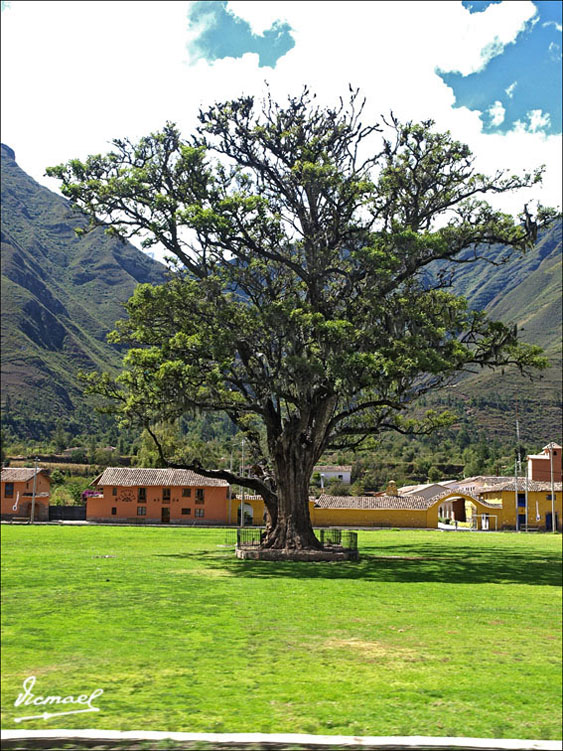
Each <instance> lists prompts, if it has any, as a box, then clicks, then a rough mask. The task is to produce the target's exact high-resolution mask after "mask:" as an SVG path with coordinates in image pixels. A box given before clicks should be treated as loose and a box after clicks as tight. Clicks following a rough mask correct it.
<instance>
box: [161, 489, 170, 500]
mask: <svg viewBox="0 0 563 751" xmlns="http://www.w3.org/2000/svg"><path fill="white" fill-rule="evenodd" d="M162 502H163V503H170V488H162Z"/></svg>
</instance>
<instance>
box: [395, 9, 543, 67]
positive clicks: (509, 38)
mask: <svg viewBox="0 0 563 751" xmlns="http://www.w3.org/2000/svg"><path fill="white" fill-rule="evenodd" d="M401 4H402V3H401ZM446 5H450V6H454V7H450V8H448V13H447V14H446V13H444V15H447V16H450V17H451V20H449V23H451V24H452V25H454V28H455V32H454V31H453V29H452V33H448V30H447V26H445V25H444V26H443V27H442V32H443V33H445V35H446V37H447V38H446V39H444V40H443V41H442V42H441V43H440V44H439V47H438V49H439V50H440V51H441V57H442V60H441V61H440V62H439V63H438V67H439V68H440V69H441V70H442V71H444V72H452V73H461V74H462V75H464V76H468V75H469V74H470V73H476V72H479V71H481V70H483V69H484V68H485V67H486V65H487V63H489V62H490V60H492V59H493V57H496V56H497V55H500V54H501V53H502V52H503V50H504V48H505V47H506V45H507V44H511V43H513V42H514V41H515V40H516V38H517V36H518V34H519V33H520V32H521V31H523V30H524V29H525V28H526V26H527V24H529V23H532V24H533V23H535V22H537V20H538V17H537V8H536V6H535V5H534V4H533V3H532V2H519V3H507V2H504V3H500V4H498V5H490V6H489V7H488V8H487V9H486V11H484V12H482V13H469V11H468V10H466V9H465V8H464V7H463V6H462V5H461V3H458V4H457V3H456V4H453V3H451V4H450V3H447V4H446V3H443V6H446ZM445 10H446V8H445V7H444V11H445ZM456 11H457V13H456ZM456 15H457V18H456V17H455V16H456Z"/></svg>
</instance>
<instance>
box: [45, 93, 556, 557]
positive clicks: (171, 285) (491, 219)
mask: <svg viewBox="0 0 563 751" xmlns="http://www.w3.org/2000/svg"><path fill="white" fill-rule="evenodd" d="M362 109H363V103H362V102H361V101H360V100H359V97H358V93H357V92H354V91H351V93H350V98H349V102H348V103H347V104H344V102H342V101H341V102H340V105H339V106H338V107H336V108H323V107H320V106H317V105H316V103H315V101H314V97H312V96H311V95H310V94H309V92H308V91H307V90H304V91H303V93H302V94H301V95H300V96H297V97H290V98H289V99H288V102H287V105H286V106H281V105H278V104H276V103H275V102H273V101H272V99H271V97H269V96H268V97H266V99H265V100H264V101H263V102H262V104H261V105H258V104H256V103H255V102H254V99H253V98H252V97H242V98H240V99H236V100H233V101H229V102H225V103H222V104H217V105H215V106H213V107H211V108H210V109H209V110H207V111H201V112H200V114H199V122H200V124H199V127H198V129H197V132H196V134H195V135H194V136H193V137H192V138H191V139H189V140H183V139H182V138H181V136H180V134H179V132H178V130H177V129H176V127H175V126H174V125H171V124H167V125H166V126H165V128H164V129H163V130H162V131H161V132H159V133H155V134H152V135H150V136H148V137H146V138H143V139H141V140H140V141H139V142H138V143H136V144H134V143H131V142H130V141H128V140H116V141H114V142H113V144H114V149H113V150H112V151H111V152H110V153H109V154H107V155H105V156H102V155H96V156H91V157H89V158H88V159H87V160H86V161H85V162H81V161H79V160H72V161H71V162H69V163H68V164H67V165H60V166H58V167H54V168H50V169H49V170H48V174H49V175H51V176H56V177H58V178H60V179H61V180H62V190H63V193H64V194H65V195H66V196H68V197H69V198H71V199H72V200H73V201H74V202H75V204H76V205H78V206H79V207H81V208H82V209H84V210H86V211H87V212H88V213H89V214H90V216H91V217H92V225H95V224H103V225H106V226H107V227H108V230H109V231H110V232H111V233H113V234H116V235H118V236H119V237H122V238H127V237H134V236H140V237H141V238H142V239H143V245H144V246H145V247H150V246H151V245H154V244H157V243H160V244H161V245H162V246H164V247H165V248H166V249H167V250H168V251H169V252H170V253H171V254H172V257H173V261H174V262H173V263H171V269H172V273H171V275H170V280H169V281H168V283H166V284H164V285H162V286H159V287H152V286H150V285H141V286H139V287H138V288H137V290H136V291H135V294H134V295H133V297H132V298H131V300H130V301H129V303H128V304H127V313H128V318H127V320H125V321H121V322H118V325H117V329H116V331H115V332H114V333H113V335H112V339H113V341H114V342H119V343H120V344H121V345H123V344H127V345H129V347H130V349H129V352H128V353H127V355H126V356H125V358H124V362H123V365H124V370H123V372H122V374H121V375H120V376H119V377H118V378H117V380H116V381H115V382H113V381H112V380H111V379H110V377H109V376H108V375H103V376H97V375H95V376H91V377H90V386H91V388H92V389H93V390H95V391H97V392H98V393H103V394H105V395H106V396H109V397H112V398H113V399H114V400H116V401H117V402H118V403H119V404H120V410H121V414H122V416H123V418H124V419H126V420H128V421H134V422H137V423H138V424H140V425H142V426H143V427H144V428H145V429H146V430H147V431H148V432H149V434H150V435H151V436H152V438H153V439H154V440H155V443H156V445H157V448H158V451H159V455H160V458H161V461H162V463H163V464H166V465H168V466H184V467H188V468H190V469H194V470H196V471H198V472H200V473H201V474H204V475H207V476H218V477H223V478H225V479H227V480H229V481H230V482H232V483H234V484H238V485H244V486H246V487H248V488H250V489H252V490H254V492H257V493H260V494H261V495H262V497H263V498H264V501H265V504H266V507H267V510H268V524H267V534H266V537H265V540H264V543H263V544H264V545H265V546H266V547H273V548H314V547H319V543H318V541H317V540H316V538H315V536H314V533H313V530H312V528H311V523H310V519H309V511H308V502H307V501H308V492H309V481H310V477H311V474H312V471H313V467H314V465H315V463H316V462H317V461H318V459H319V457H320V456H321V454H322V453H323V452H324V451H326V450H328V449H333V450H335V451H343V450H345V449H348V448H353V447H357V446H359V445H360V444H362V442H364V441H365V440H366V439H367V438H369V437H370V436H376V435H378V434H380V433H381V432H382V431H385V430H398V431H401V432H405V433H409V432H412V431H421V432H426V431H430V430H432V429H433V428H435V427H436V426H437V425H439V424H441V422H443V420H442V419H441V418H440V417H439V416H437V415H435V414H433V413H427V414H426V416H423V417H422V418H421V419H419V420H414V419H413V418H412V417H411V418H410V419H407V418H406V417H405V411H406V409H407V407H408V406H409V405H410V404H411V403H412V402H413V401H414V400H416V399H417V398H418V397H420V396H421V395H423V394H425V393H427V392H428V391H431V390H433V389H436V388H438V387H440V386H441V385H443V384H444V383H447V382H448V381H449V380H450V379H451V378H452V377H453V376H455V375H456V374H459V373H460V371H464V370H467V369H469V368H472V367H476V366H506V365H508V364H515V365H516V366H518V367H519V368H520V369H521V370H522V371H524V372H529V371H530V369H531V368H534V367H541V366H545V361H544V360H543V359H542V358H541V357H540V356H539V350H538V349H537V348H534V347H529V346H525V345H521V344H519V343H518V342H517V335H516V331H515V330H514V328H512V327H507V326H504V325H503V324H501V323H498V322H492V321H489V320H487V318H486V317H485V316H484V315H483V314H482V313H478V312H474V311H469V310H468V309H467V306H466V303H465V301H464V300H463V299H461V298H458V297H455V296H453V295H452V294H451V293H450V292H448V291H447V287H448V284H449V279H450V276H449V275H450V273H451V269H452V265H455V263H458V262H459V263H461V262H463V263H468V262H470V261H471V260H473V259H475V258H477V257H479V253H480V248H482V247H483V246H484V245H491V244H499V246H502V250H501V251H499V252H500V256H501V257H499V259H498V262H501V261H502V257H505V256H506V255H507V254H508V251H509V249H517V250H521V251H524V250H525V249H526V248H527V247H529V246H530V245H531V244H532V243H533V241H534V239H535V234H536V232H537V227H538V226H540V225H541V224H542V223H543V222H546V221H549V220H550V219H551V218H552V217H553V215H554V214H553V212H550V211H548V210H546V209H541V208H540V209H539V211H538V214H537V216H536V218H535V220H534V221H532V220H527V221H526V223H524V222H523V221H522V222H518V221H515V220H514V219H513V218H512V217H510V216H508V215H506V214H504V213H501V212H498V211H495V210H494V209H493V208H491V206H490V205H489V204H488V203H487V202H486V201H485V200H483V196H484V195H486V194H487V193H503V192H506V191H511V190H514V189H517V188H520V187H528V186H531V185H533V184H535V183H537V182H538V181H539V180H540V179H541V171H536V172H534V173H533V174H530V175H524V176H522V177H517V176H513V175H505V174H504V173H502V172H498V173H497V174H495V175H493V176H492V177H488V176H486V175H483V174H480V173H478V172H476V171H475V169H474V166H473V157H472V154H471V152H470V150H469V148H468V147H467V146H465V145H463V144H461V143H459V142H457V141H455V140H454V139H453V138H452V137H451V135H450V134H449V133H437V132H435V130H434V129H433V123H432V122H431V121H428V122H424V123H422V124H415V123H406V124H401V123H399V122H398V121H397V120H396V119H395V118H394V117H391V118H389V119H388V121H385V120H383V122H382V125H381V126H380V125H364V124H363V123H362V122H361V114H362ZM382 131H385V133H384V135H383V136H382V137H379V136H378V134H379V133H380V132H382ZM376 138H377V145H375V146H374V145H373V143H372V141H373V140H374V139H376ZM430 271H432V273H430ZM194 410H197V411H199V412H226V413H227V414H228V415H229V416H230V418H231V420H232V421H233V422H234V423H235V425H236V426H237V428H238V429H239V430H240V431H243V432H244V434H245V436H246V438H247V444H248V445H249V446H250V447H251V452H252V453H251V460H252V461H253V462H254V466H255V469H254V474H253V476H252V477H239V476H237V475H236V474H235V473H233V472H229V471H227V470H210V469H209V468H206V467H204V466H201V465H200V464H199V463H198V462H189V461H188V462H186V461H179V460H178V458H177V457H176V458H175V457H174V456H170V455H168V456H167V455H166V452H165V450H164V448H165V447H164V446H163V444H162V442H160V441H159V437H158V434H157V433H156V432H155V431H154V429H153V426H154V425H155V424H156V423H158V422H162V421H168V422H171V421H174V420H176V419H178V418H179V417H180V416H182V415H185V414H192V413H193V412H194Z"/></svg>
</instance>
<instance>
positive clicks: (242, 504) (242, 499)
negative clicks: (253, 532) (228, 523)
mask: <svg viewBox="0 0 563 751" xmlns="http://www.w3.org/2000/svg"><path fill="white" fill-rule="evenodd" d="M243 468H244V438H243V439H242V443H241V447H240V476H241V477H244V475H243V471H244V470H243ZM240 498H241V500H240V526H241V527H244V485H243V486H242V492H241V496H240Z"/></svg>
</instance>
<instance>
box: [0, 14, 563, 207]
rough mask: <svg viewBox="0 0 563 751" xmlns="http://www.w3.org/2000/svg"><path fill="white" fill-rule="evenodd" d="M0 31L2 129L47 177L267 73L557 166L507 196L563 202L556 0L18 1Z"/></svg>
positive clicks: (257, 89) (482, 150)
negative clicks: (356, 93) (358, 96)
mask: <svg viewBox="0 0 563 751" xmlns="http://www.w3.org/2000/svg"><path fill="white" fill-rule="evenodd" d="M1 33H2V40H1V41H2V44H1V50H0V53H1V56H2V61H1V62H2V64H1V66H0V73H1V76H2V85H1V104H2V106H1V108H0V116H1V119H2V140H3V142H4V143H7V144H8V145H9V146H10V147H11V148H13V149H14V151H15V153H16V158H17V160H18V162H19V164H20V165H21V167H22V168H23V169H25V170H26V171H27V172H28V173H29V174H31V175H32V176H33V177H34V178H35V179H36V180H39V181H40V182H42V183H43V184H45V185H47V186H48V187H50V188H51V189H58V184H57V183H56V182H55V181H54V180H51V179H49V178H46V177H45V167H46V166H48V165H52V164H58V163H60V162H62V161H66V160H68V159H71V158H74V157H79V158H83V157H85V156H87V155H88V154H92V153H99V152H103V151H107V150H108V148H109V144H110V142H111V140H112V139H114V138H122V137H128V138H131V139H132V140H135V139H137V138H140V137H142V136H143V135H145V134H147V133H149V132H152V131H155V130H158V129H159V128H161V127H162V126H163V125H164V123H165V122H166V121H172V122H176V123H177V124H178V125H179V127H180V128H181V130H182V131H183V132H184V133H185V134H186V136H189V134H190V132H191V131H192V129H193V128H194V126H195V124H196V117H197V113H198V111H199V109H200V108H205V107H206V106H208V105H210V104H212V103H214V102H216V101H224V100H226V99H229V98H233V97H237V96H239V95H241V94H244V95H248V94H255V95H256V96H258V97H259V96H262V95H263V94H264V93H265V91H266V85H265V84H266V83H267V84H268V88H269V91H270V92H271V93H272V95H273V96H274V97H276V98H277V99H280V100H283V99H285V98H286V97H287V95H288V94H295V93H297V92H299V91H300V90H301V89H302V87H303V86H304V85H308V86H309V88H310V89H311V90H312V91H314V92H315V93H316V94H317V101H318V102H319V103H320V104H325V103H326V104H330V105H334V104H337V103H338V97H339V96H340V95H344V96H345V95H346V92H347V91H348V86H349V84H352V85H353V86H354V87H359V88H360V90H361V92H362V94H364V95H365V96H366V99H367V102H366V108H365V112H364V122H366V123H367V122H376V121H380V118H381V116H382V115H388V114H389V112H390V111H391V110H392V111H393V112H394V113H395V114H396V115H397V116H398V117H399V118H400V119H403V120H407V119H412V120H424V119H428V118H432V119H434V120H435V121H436V124H437V127H438V128H440V129H442V130H446V129H448V130H450V131H451V132H452V133H453V134H454V136H455V137H456V138H458V139H459V140H461V141H463V142H465V143H468V144H469V146H470V147H471V148H472V150H473V151H474V153H475V154H476V158H477V167H478V168H479V169H480V170H482V171H484V172H494V171H496V170H497V169H508V170H510V171H514V172H518V171H519V172H522V171H525V170H530V169H533V168H534V167H536V166H538V165H540V164H546V165H547V171H546V176H545V181H544V186H543V188H540V189H537V190H535V192H534V195H533V196H531V195H526V194H520V195H518V196H516V198H513V197H512V196H506V197H505V199H504V200H505V201H506V203H505V204H502V200H503V198H502V197H496V198H495V201H498V204H497V205H498V207H499V208H503V209H506V210H509V211H513V212H516V211H519V210H521V208H522V205H523V203H524V202H525V201H529V200H533V199H534V198H535V197H538V198H539V199H540V200H541V201H542V202H543V203H548V204H552V205H553V204H556V205H560V204H561V203H562V201H561V182H562V179H561V177H562V176H561V162H562V161H563V159H562V154H561V136H560V133H561V48H562V43H561V38H562V32H561V3H559V2H555V1H553V2H543V1H542V0H538V1H537V2H532V0H515V1H511V0H503V1H502V2H479V1H478V0H464V1H463V2H461V0H445V1H444V0H425V2H423V3H421V2H419V1H418V0H414V1H413V0H391V1H389V2H386V1H385V0H346V1H345V2H344V1H342V0H331V1H330V2H323V3H320V2H318V0H299V2H297V1H296V0H276V1H275V2H274V1H273V0H269V1H265V2H264V1H261V2H256V0H204V1H203V2H202V0H195V1H192V2H188V1H187V0H160V1H159V2H158V3H154V2H152V0H137V1H136V2H135V3H131V2H128V1H126V0H80V2H68V1H67V0H49V2H44V0H10V2H3V3H2V28H1ZM373 148H374V149H377V148H378V144H374V145H373Z"/></svg>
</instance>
